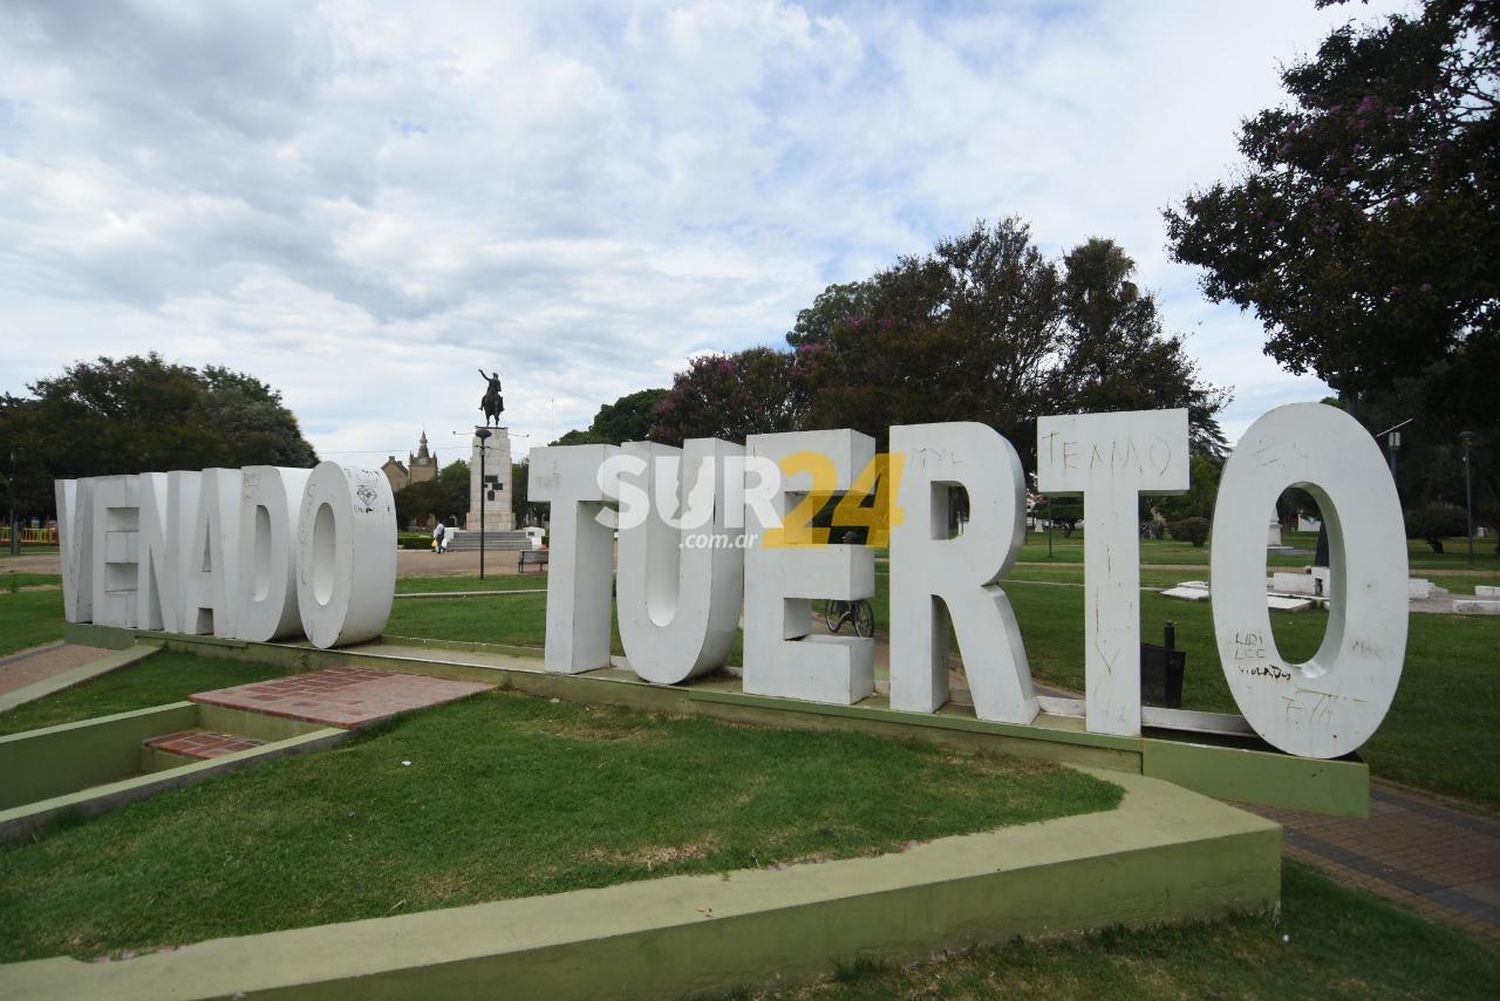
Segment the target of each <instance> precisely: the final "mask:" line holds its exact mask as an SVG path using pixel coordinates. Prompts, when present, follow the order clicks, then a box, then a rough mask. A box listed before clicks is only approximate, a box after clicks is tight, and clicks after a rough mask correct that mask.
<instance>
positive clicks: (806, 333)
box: [786, 280, 879, 348]
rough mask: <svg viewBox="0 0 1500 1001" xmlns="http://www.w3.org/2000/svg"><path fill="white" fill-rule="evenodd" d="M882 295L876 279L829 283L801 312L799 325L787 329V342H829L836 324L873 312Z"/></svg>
mask: <svg viewBox="0 0 1500 1001" xmlns="http://www.w3.org/2000/svg"><path fill="white" fill-rule="evenodd" d="M878 296H879V286H878V284H877V282H875V281H874V280H870V281H862V282H848V283H846V284H843V285H839V284H834V285H830V286H828V287H827V288H826V289H824V290H823V291H821V292H819V293H818V295H817V298H815V299H814V300H813V303H812V305H811V306H809V307H807V308H806V309H804V310H802V311H801V312H799V313H798V314H797V323H796V325H794V326H793V327H792V329H791V330H790V331H788V332H787V335H786V341H787V343H788V344H790V345H791V346H792V347H794V348H800V347H802V346H803V345H804V344H826V343H828V341H829V340H831V339H832V337H833V332H834V328H835V327H836V326H838V325H839V324H841V323H847V322H848V321H850V320H854V319H857V318H859V317H862V316H866V315H868V314H870V313H871V312H873V311H874V309H875V305H876V302H877V299H878Z"/></svg>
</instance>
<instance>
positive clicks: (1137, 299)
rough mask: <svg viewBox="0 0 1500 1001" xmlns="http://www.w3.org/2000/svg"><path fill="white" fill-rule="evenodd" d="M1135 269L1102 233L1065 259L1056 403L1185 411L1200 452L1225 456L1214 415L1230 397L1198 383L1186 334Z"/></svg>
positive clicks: (1082, 409) (1085, 409)
mask: <svg viewBox="0 0 1500 1001" xmlns="http://www.w3.org/2000/svg"><path fill="white" fill-rule="evenodd" d="M1134 273H1135V262H1134V261H1132V260H1131V259H1130V258H1129V257H1128V256H1127V255H1126V254H1125V251H1124V250H1122V249H1121V248H1120V247H1119V246H1118V245H1117V244H1115V243H1114V242H1112V241H1110V240H1103V239H1099V238H1097V237H1096V238H1093V239H1090V240H1088V241H1087V242H1085V243H1083V244H1080V245H1079V246H1077V247H1074V248H1073V250H1071V251H1070V252H1069V253H1068V254H1067V255H1066V256H1065V257H1064V258H1063V282H1062V313H1063V336H1062V356H1063V357H1062V363H1061V364H1060V365H1059V366H1058V367H1057V368H1056V369H1055V371H1054V388H1053V392H1052V393H1051V394H1050V395H1051V402H1052V405H1053V406H1054V407H1056V408H1057V409H1058V410H1059V411H1062V412H1069V413H1095V412H1102V411H1109V410H1167V409H1175V408H1179V407H1181V408H1185V409H1186V410H1187V411H1188V429H1189V434H1190V436H1191V442H1192V447H1193V451H1194V452H1197V453H1203V454H1206V455H1210V456H1214V457H1215V458H1219V459H1222V457H1223V455H1224V453H1225V451H1226V449H1227V444H1226V442H1225V441H1224V434H1223V432H1222V431H1221V430H1220V428H1219V423H1218V421H1217V420H1216V419H1215V417H1214V415H1215V414H1216V413H1218V412H1219V411H1220V410H1222V409H1223V408H1224V406H1225V404H1227V403H1228V402H1229V394H1228V392H1226V391H1225V390H1222V389H1218V388H1215V387H1213V386H1207V385H1203V384H1200V383H1199V382H1198V370H1197V366H1196V365H1195V364H1194V363H1193V361H1192V359H1191V358H1189V357H1188V354H1187V349H1186V345H1185V343H1184V341H1183V338H1182V337H1181V336H1169V335H1167V334H1166V333H1165V331H1164V330H1163V326H1162V321H1161V316H1160V314H1159V313H1158V312H1157V308H1156V299H1155V297H1154V296H1152V295H1151V294H1150V293H1147V292H1142V291H1141V290H1140V289H1139V288H1138V287H1137V286H1136V284H1135V283H1134V282H1133V281H1131V280H1130V279H1131V277H1132V276H1133V275H1134ZM1195 513H1197V512H1195Z"/></svg>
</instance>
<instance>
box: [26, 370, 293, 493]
mask: <svg viewBox="0 0 1500 1001" xmlns="http://www.w3.org/2000/svg"><path fill="white" fill-rule="evenodd" d="M28 389H29V390H30V393H31V395H30V396H29V397H18V396H12V395H9V394H7V395H5V396H4V397H0V438H3V439H4V440H5V441H6V442H7V443H8V444H9V445H10V446H11V447H12V448H13V449H15V451H16V453H17V476H16V479H17V481H18V483H17V507H18V509H19V511H20V512H22V513H25V514H28V515H41V514H45V513H47V512H50V511H52V509H53V505H54V500H53V494H52V481H53V480H55V479H62V478H74V477H80V476H107V475H112V474H119V473H141V472H152V471H160V470H168V469H205V468H208V467H212V466H224V467H229V468H235V467H240V466H248V465H257V464H268V465H278V466H300V467H307V466H312V465H315V464H316V463H317V455H316V454H315V453H314V451H313V448H312V446H311V445H310V444H309V443H308V442H307V440H306V439H305V438H303V436H302V432H301V429H300V428H299V427H298V425H297V419H296V417H294V416H293V415H292V413H291V411H289V410H287V409H286V407H285V406H284V405H283V404H282V402H281V395H280V394H279V393H277V392H276V391H275V390H273V389H271V388H270V387H269V386H267V385H266V384H265V383H263V382H261V381H260V380H259V379H256V378H255V377H253V376H250V375H247V374H245V373H242V372H231V371H229V370H228V369H224V368H219V367H216V366H209V367H207V368H205V369H204V370H203V371H202V372H199V371H198V370H197V369H194V368H192V367H190V366H186V365H175V364H170V363H168V362H166V361H164V360H162V358H161V357H160V356H159V355H156V354H150V355H147V356H145V357H141V356H139V355H131V356H130V357H127V358H122V359H119V360H118V361H117V360H115V359H112V358H104V357H101V358H99V359H97V360H96V361H93V362H78V363H77V364H75V365H72V366H70V367H69V368H68V369H66V370H65V371H64V373H63V374H62V375H60V376H57V377H55V378H51V379H41V380H39V381H37V382H35V383H33V384H32V385H31V386H29V387H28ZM7 458H8V456H7Z"/></svg>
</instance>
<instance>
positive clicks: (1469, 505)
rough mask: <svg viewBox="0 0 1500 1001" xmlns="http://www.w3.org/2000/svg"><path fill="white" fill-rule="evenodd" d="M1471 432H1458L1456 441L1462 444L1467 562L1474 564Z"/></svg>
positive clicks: (1472, 437) (1472, 438)
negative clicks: (1467, 543) (1470, 468)
mask: <svg viewBox="0 0 1500 1001" xmlns="http://www.w3.org/2000/svg"><path fill="white" fill-rule="evenodd" d="M1474 437H1475V435H1474V432H1473V431H1460V432H1459V433H1458V440H1459V441H1461V442H1463V444H1464V510H1465V511H1466V512H1467V514H1468V524H1469V562H1470V563H1473V562H1474V481H1473V478H1472V476H1471V474H1470V472H1469V467H1470V465H1471V463H1470V461H1469V449H1470V448H1472V447H1473V445H1474Z"/></svg>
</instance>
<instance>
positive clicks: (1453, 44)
mask: <svg viewBox="0 0 1500 1001" xmlns="http://www.w3.org/2000/svg"><path fill="white" fill-rule="evenodd" d="M1341 2H1343V0H1318V6H1320V7H1322V6H1328V5H1330V4H1331V3H1341ZM1282 82H1283V84H1284V85H1285V87H1286V90H1287V93H1288V95H1289V98H1290V100H1289V102H1288V103H1287V105H1285V106H1283V107H1279V108H1272V109H1269V110H1266V111H1262V112H1261V113H1260V114H1258V115H1256V116H1255V117H1253V118H1251V119H1249V120H1248V121H1246V122H1245V123H1244V125H1243V126H1242V128H1241V131H1240V143H1239V145H1240V150H1241V152H1242V153H1243V154H1244V156H1245V158H1246V160H1247V164H1246V166H1245V169H1244V171H1243V173H1242V175H1241V176H1240V177H1239V178H1238V179H1237V180H1235V181H1234V182H1232V183H1231V182H1219V183H1216V184H1214V185H1213V186H1211V187H1209V188H1206V189H1202V190H1198V191H1195V192H1193V193H1192V194H1190V195H1188V197H1187V198H1186V200H1185V201H1184V203H1183V204H1182V206H1181V207H1180V208H1173V209H1169V210H1168V211H1167V212H1166V213H1165V215H1166V220H1167V229H1168V237H1169V242H1170V245H1171V248H1172V251H1173V253H1174V254H1175V256H1176V258H1177V259H1178V260H1179V261H1183V262H1185V263H1189V264H1196V265H1199V266H1201V267H1202V268H1204V269H1205V271H1204V275H1203V278H1202V284H1203V289H1204V291H1205V292H1206V293H1207V294H1208V296H1209V297H1210V298H1212V299H1214V300H1216V301H1220V302H1233V303H1235V304H1237V305H1239V306H1240V307H1241V308H1243V309H1254V310H1255V313H1256V315H1257V316H1258V317H1259V318H1260V320H1261V321H1262V322H1263V323H1264V324H1265V327H1266V332H1267V339H1266V353H1267V354H1269V355H1270V356H1271V357H1273V358H1275V359H1276V360H1277V361H1278V362H1280V363H1281V364H1282V365H1283V366H1285V367H1286V368H1288V369H1290V370H1291V371H1293V372H1307V371H1312V372H1314V373H1316V374H1317V375H1318V376H1319V377H1320V378H1322V379H1323V380H1324V381H1326V382H1327V383H1328V384H1329V385H1331V386H1333V387H1334V388H1335V389H1337V390H1338V391H1339V393H1340V395H1341V396H1342V397H1343V398H1345V399H1346V400H1348V401H1349V402H1350V403H1351V404H1353V406H1351V409H1352V410H1353V411H1354V412H1355V414H1356V416H1359V417H1360V418H1361V419H1362V420H1365V421H1366V422H1367V423H1368V424H1369V426H1370V430H1371V431H1373V432H1379V431H1381V430H1383V429H1384V428H1385V427H1386V426H1388V425H1389V424H1395V423H1397V422H1399V421H1401V420H1404V419H1406V418H1409V417H1415V418H1416V423H1415V424H1414V425H1413V426H1411V427H1409V428H1408V430H1407V433H1406V437H1407V444H1408V446H1417V447H1416V448H1412V447H1408V448H1406V449H1404V450H1403V461H1404V463H1405V466H1404V467H1403V470H1402V481H1403V484H1402V485H1403V499H1405V500H1407V501H1408V503H1410V502H1413V501H1419V502H1420V501H1442V502H1444V503H1451V502H1453V501H1454V499H1455V498H1454V494H1455V492H1456V491H1457V490H1460V489H1461V488H1462V478H1461V477H1457V478H1455V477H1454V476H1453V475H1452V474H1451V472H1450V473H1449V474H1447V475H1444V476H1437V471H1438V470H1440V469H1441V468H1446V467H1447V466H1451V465H1452V462H1451V461H1449V460H1451V457H1452V453H1453V452H1454V451H1455V449H1456V447H1457V446H1456V434H1457V432H1458V431H1459V430H1470V431H1474V432H1477V433H1478V435H1479V438H1478V439H1477V442H1476V448H1475V455H1474V460H1475V469H1474V473H1475V484H1474V486H1475V505H1476V512H1477V513H1479V514H1480V515H1481V516H1482V517H1484V518H1487V519H1489V520H1493V519H1494V518H1495V517H1500V421H1497V420H1496V417H1495V414H1496V409H1495V399H1494V387H1495V380H1496V376H1497V373H1500V115H1497V111H1500V4H1496V3H1494V2H1493V0H1488V2H1486V0H1426V2H1424V3H1423V4H1422V5H1421V7H1420V8H1419V9H1418V10H1417V11H1415V12H1413V13H1411V14H1396V15H1392V16H1390V17H1388V18H1386V19H1385V20H1384V21H1383V22H1380V23H1378V24H1376V25H1374V26H1367V27H1357V26H1354V25H1346V26H1344V27H1342V28H1340V29H1338V30H1336V31H1334V32H1333V33H1332V34H1331V35H1329V37H1328V38H1327V39H1326V40H1324V42H1323V44H1322V45H1321V47H1320V48H1319V49H1318V52H1317V55H1316V56H1315V57H1314V58H1311V59H1308V60H1305V61H1303V62H1299V63H1297V64H1294V65H1292V66H1291V67H1289V68H1287V69H1286V70H1285V71H1284V72H1283V73H1282ZM1434 484H1436V485H1434Z"/></svg>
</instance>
